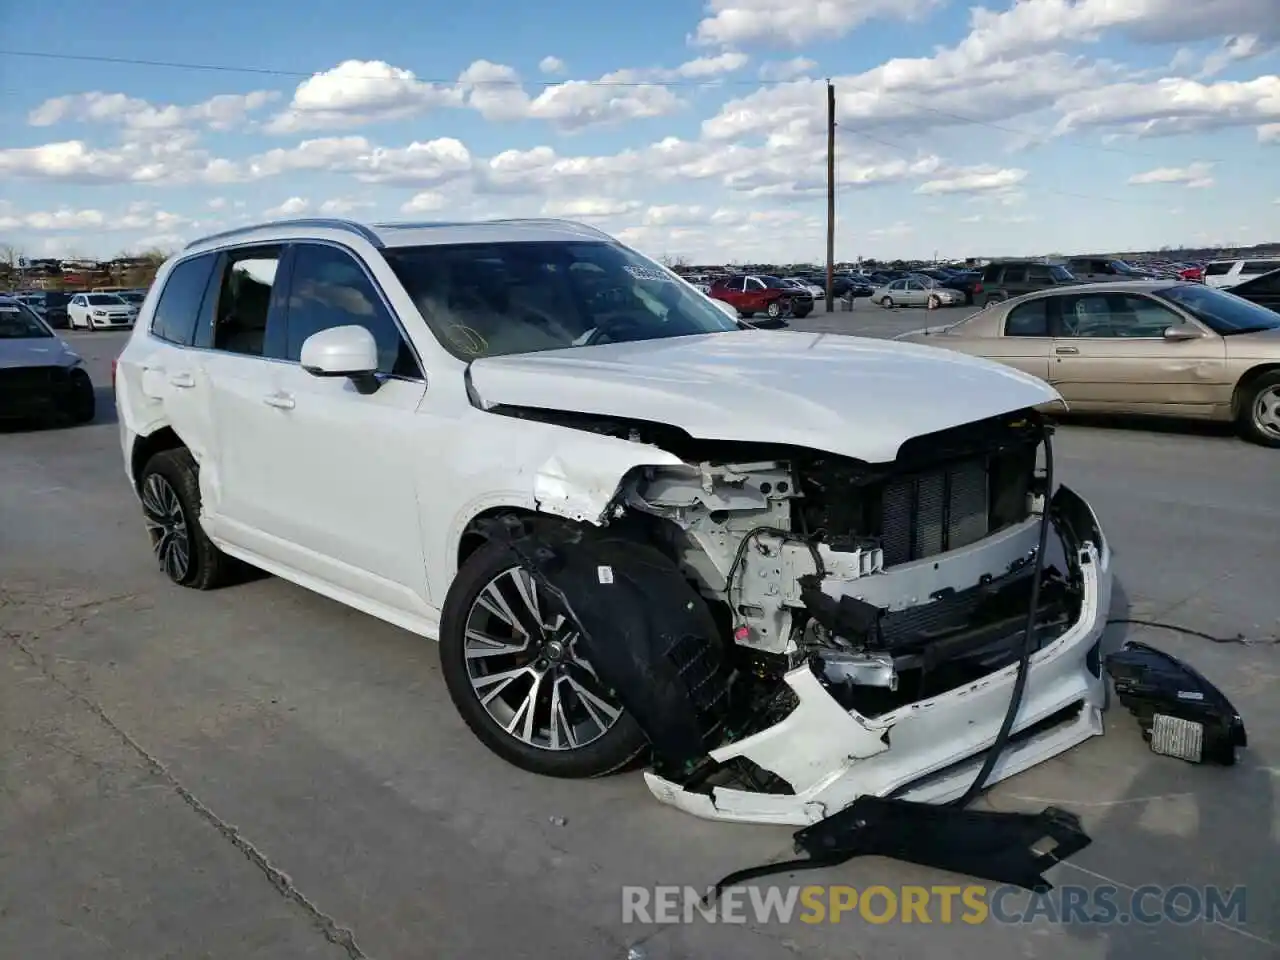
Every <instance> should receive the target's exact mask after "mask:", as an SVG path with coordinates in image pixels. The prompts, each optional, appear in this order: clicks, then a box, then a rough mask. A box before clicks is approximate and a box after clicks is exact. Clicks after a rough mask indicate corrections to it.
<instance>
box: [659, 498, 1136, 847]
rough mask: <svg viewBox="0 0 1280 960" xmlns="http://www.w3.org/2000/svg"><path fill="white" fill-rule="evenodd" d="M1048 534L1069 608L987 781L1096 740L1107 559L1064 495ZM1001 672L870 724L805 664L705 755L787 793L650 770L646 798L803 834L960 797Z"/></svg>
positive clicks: (992, 714) (1088, 513)
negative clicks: (693, 785)
mask: <svg viewBox="0 0 1280 960" xmlns="http://www.w3.org/2000/svg"><path fill="white" fill-rule="evenodd" d="M1051 516H1052V517H1053V521H1054V527H1055V529H1056V530H1057V533H1058V536H1059V537H1060V538H1061V540H1062V542H1063V546H1064V548H1065V549H1066V551H1067V553H1068V557H1069V558H1070V559H1072V560H1073V561H1074V565H1075V566H1076V572H1077V573H1078V576H1079V581H1080V585H1081V602H1080V612H1079V615H1078V617H1077V618H1076V620H1075V622H1074V623H1072V624H1071V625H1070V626H1069V627H1068V628H1067V630H1066V632H1065V633H1063V634H1062V635H1061V636H1060V637H1058V638H1057V639H1056V640H1054V641H1053V642H1051V643H1049V644H1048V645H1047V646H1045V647H1044V648H1043V649H1041V650H1039V651H1038V652H1036V653H1035V654H1033V656H1032V657H1031V659H1030V662H1029V664H1028V667H1027V669H1028V675H1027V681H1026V689H1025V692H1024V694H1023V698H1022V702H1021V706H1020V708H1019V710H1018V715H1017V718H1016V720H1015V722H1014V726H1013V728H1012V736H1011V737H1010V739H1009V741H1008V744H1007V746H1006V748H1005V750H1004V751H1003V753H1002V754H1001V756H1000V757H999V758H998V760H997V761H996V764H995V766H994V768H993V769H992V771H991V774H990V776H989V777H988V779H987V785H990V784H993V783H997V782H999V781H1001V780H1004V779H1006V778H1008V777H1011V776H1013V775H1014V774H1017V773H1020V772H1021V771H1023V770H1026V769H1028V768H1030V767H1033V766H1035V765H1036V764H1038V763H1041V762H1042V761H1044V760H1048V759H1049V758H1050V757H1054V756H1056V755H1058V754H1060V753H1062V752H1063V751H1065V750H1068V749H1070V748H1071V747H1073V746H1075V745H1076V744H1078V743H1081V742H1082V741H1084V740H1086V739H1088V738H1090V737H1093V736H1096V735H1099V734H1101V733H1102V732H1103V726H1102V709H1103V706H1104V705H1105V702H1106V687H1105V681H1104V680H1103V676H1102V666H1101V663H1100V662H1099V655H1098V652H1099V643H1100V640H1101V636H1102V632H1103V630H1104V629H1105V628H1106V622H1107V611H1108V610H1109V608H1110V604H1111V551H1110V548H1109V547H1108V545H1107V542H1106V539H1105V537H1104V536H1103V534H1102V530H1101V527H1100V526H1099V524H1098V520H1097V517H1096V516H1095V515H1094V513H1093V511H1092V509H1091V508H1090V507H1089V505H1088V504H1087V503H1086V502H1085V501H1084V500H1083V499H1082V498H1081V497H1079V496H1078V495H1077V494H1076V493H1074V492H1073V491H1072V490H1070V489H1068V488H1066V487H1059V488H1058V490H1057V492H1056V493H1055V495H1054V497H1053V500H1052V504H1051ZM1017 670H1018V667H1017V664H1011V665H1009V666H1007V667H1005V668H1003V669H1000V670H997V671H996V672H994V673H991V674H988V675H987V676H985V677H983V678H982V679H980V680H978V681H976V682H973V683H969V684H966V685H965V686H962V687H959V688H957V689H953V690H950V691H948V692H946V693H943V694H940V695H938V696H935V697H931V698H929V699H926V700H921V701H917V702H915V703H911V704H908V705H906V706H904V707H901V708H899V709H897V710H894V711H892V712H890V713H886V714H884V715H882V716H878V717H874V718H870V717H865V716H862V715H861V714H859V713H858V712H856V711H849V710H845V709H844V708H843V707H842V706H841V705H840V704H839V703H838V702H837V701H836V700H835V699H834V698H833V697H832V696H831V695H830V694H829V693H828V692H827V690H826V689H825V688H824V687H823V685H822V683H821V682H820V681H819V679H818V678H817V677H816V676H815V674H814V672H813V670H811V669H810V668H809V666H808V665H802V666H800V667H798V668H796V669H794V670H792V671H790V672H789V673H788V674H787V675H786V677H785V679H786V683H787V684H788V686H789V687H790V688H791V689H792V691H794V693H795V695H796V697H797V698H798V701H799V703H798V705H797V706H796V707H795V709H794V710H792V711H791V713H790V714H789V715H788V716H787V717H786V718H785V719H783V720H781V721H780V722H779V723H776V724H774V725H773V726H771V727H768V728H766V729H764V730H762V731H760V732H758V733H756V734H754V735H752V736H749V737H746V738H744V739H742V740H739V741H737V742H735V743H732V744H729V745H727V746H722V747H719V748H717V749H714V750H712V751H711V754H710V755H711V758H712V759H713V760H715V761H717V762H719V763H726V762H728V761H730V760H732V759H734V758H737V757H742V758H745V759H747V760H749V761H751V762H752V763H754V764H756V765H758V766H759V767H760V768H762V769H764V770H766V771H768V772H770V773H773V774H776V775H777V776H779V777H781V778H782V779H784V780H786V781H787V783H789V784H790V785H791V787H792V788H793V790H794V793H793V794H775V793H757V792H753V791H749V790H741V789H736V788H727V787H711V788H710V789H709V790H707V791H706V792H699V791H697V790H692V789H686V788H685V787H682V786H681V785H680V784H679V783H676V782H674V781H673V780H670V779H667V778H664V777H663V776H661V775H659V774H658V773H657V772H654V771H648V772H646V773H645V779H646V781H647V783H648V785H649V789H650V791H651V792H652V793H653V795H654V796H655V797H656V798H657V799H659V800H661V801H662V802H663V803H668V804H671V805H673V806H675V807H678V808H679V809H681V810H684V811H686V812H688V813H692V814H694V815H696V816H699V817H705V818H707V819H711V820H726V821H737V822H747V823H774V824H786V825H792V826H806V825H809V824H814V823H817V822H819V821H821V820H823V819H825V818H827V817H830V816H832V815H833V814H835V813H836V812H837V811H841V810H844V809H845V808H847V807H849V806H850V805H851V804H852V803H854V801H856V800H857V799H858V798H859V797H863V796H874V797H895V798H898V799H904V800H914V801H922V802H926V803H946V802H948V801H951V800H955V799H956V798H958V797H960V796H962V795H963V794H964V793H965V791H966V790H967V789H968V787H969V785H970V784H971V783H972V782H973V779H974V777H975V775H976V773H977V772H978V770H979V768H980V767H981V766H982V762H983V760H984V759H985V757H984V753H985V751H987V750H988V749H989V748H990V747H991V746H992V745H993V743H994V742H995V740H996V736H997V733H998V732H999V730H1000V726H1001V722H1002V721H1003V719H1004V716H1005V713H1006V711H1007V709H1008V707H1009V703H1010V698H1011V696H1012V693H1013V686H1014V683H1015V679H1016V675H1017Z"/></svg>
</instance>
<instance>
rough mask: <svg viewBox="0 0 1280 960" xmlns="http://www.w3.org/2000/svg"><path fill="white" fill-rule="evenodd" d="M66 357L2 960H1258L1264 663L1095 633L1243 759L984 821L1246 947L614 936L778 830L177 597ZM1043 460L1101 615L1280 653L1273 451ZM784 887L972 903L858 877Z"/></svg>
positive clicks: (30, 496)
mask: <svg viewBox="0 0 1280 960" xmlns="http://www.w3.org/2000/svg"><path fill="white" fill-rule="evenodd" d="M939 313H941V314H942V315H943V316H944V317H946V316H949V315H954V316H955V317H956V318H958V317H959V316H961V315H963V314H962V313H961V312H959V311H955V310H952V311H940V312H939ZM926 319H928V320H929V321H930V322H933V318H926V317H925V314H924V312H923V311H912V312H910V313H903V312H900V311H895V312H893V313H890V312H889V311H883V310H880V309H879V308H874V307H866V306H863V305H860V307H859V309H857V310H855V311H854V312H853V313H845V314H832V315H827V314H824V313H821V312H819V313H817V314H815V315H814V316H812V317H810V318H806V320H804V321H800V322H797V323H796V324H795V326H796V327H797V328H803V329H814V330H829V331H834V332H839V333H862V334H867V335H875V336H884V335H889V334H892V333H895V332H901V331H905V330H908V329H913V328H914V327H916V326H921V325H923V323H924V322H925V320H926ZM944 322H945V321H944ZM68 339H70V340H72V341H73V344H74V346H75V347H76V349H77V350H79V351H80V352H82V354H83V355H84V356H85V357H86V358H87V359H88V362H89V366H90V373H91V374H92V376H93V378H94V380H95V383H98V384H99V385H100V386H101V390H100V393H99V396H100V400H101V403H100V406H99V416H98V420H97V422H95V423H94V424H92V425H90V426H88V427H83V428H75V429H14V430H7V431H5V432H2V433H0V630H2V632H3V637H4V643H3V644H2V645H0V652H2V653H3V658H4V663H3V670H2V672H0V758H3V760H0V944H3V945H4V946H3V948H2V949H0V953H3V954H4V955H7V956H13V957H42V958H43V957H47V958H58V960H78V958H90V957H92V958H102V957H112V958H115V957H126V956H127V957H133V958H149V957H182V958H184V960H186V958H196V957H211V958H224V957H225V958H236V960H251V958H272V960H283V958H303V957H325V958H343V957H354V958H361V957H369V958H380V960H387V958H417V957H455V956H456V957H462V956H467V957H471V956H474V957H485V958H494V960H516V958H524V957H530V958H533V957H538V958H542V957H550V956H558V957H563V958H567V960H569V958H593V960H599V958H606V957H617V958H624V957H627V956H628V954H629V951H631V954H630V955H631V956H633V957H636V958H654V960H657V958H677V957H681V958H683V957H690V958H693V957H697V958H722V957H733V958H735V960H753V958H778V957H796V956H803V957H814V958H832V960H835V958H839V960H851V958H872V957H874V958H876V960H892V958H898V957H902V958H907V957H911V958H919V957H936V956H943V955H946V956H954V957H960V958H968V957H974V958H978V957H981V958H983V960H1005V958H1009V960H1013V958H1027V957H1037V958H1051V960H1056V958H1103V957H1107V958H1125V960H1130V958H1134V957H1141V956H1161V957H1164V958H1168V960H1179V958H1192V957H1196V958H1199V957H1206V956H1214V957H1217V956H1223V957H1225V956H1230V957H1233V958H1240V960H1252V958H1255V957H1264V956H1275V955H1276V953H1277V948H1276V946H1275V945H1276V943H1277V942H1280V893H1278V892H1277V890H1276V884H1275V880H1276V864H1277V863H1280V806H1278V805H1277V803H1276V801H1275V794H1276V789H1277V787H1278V786H1280V748H1278V747H1277V744H1278V743H1280V667H1278V666H1277V663H1278V658H1280V646H1275V645H1263V644H1256V645H1243V644H1232V643H1222V644H1215V643H1213V642H1210V641H1208V640H1204V639H1199V638H1195V637H1191V636H1186V635H1181V634H1177V633H1174V632H1170V631H1167V630H1156V629H1152V628H1149V627H1144V626H1138V625H1117V626H1114V627H1113V628H1112V629H1111V635H1110V636H1109V638H1108V642H1109V643H1112V644H1114V643H1118V642H1119V641H1120V640H1121V639H1123V638H1125V637H1129V638H1140V639H1142V640H1144V641H1148V642H1151V643H1153V644H1156V645H1157V646H1159V647H1161V648H1163V649H1166V650H1168V651H1170V652H1172V653H1174V654H1176V655H1178V656H1181V657H1184V658H1185V659H1186V660H1187V661H1189V662H1190V663H1192V664H1193V665H1195V666H1196V667H1197V668H1198V669H1199V670H1201V671H1202V672H1203V673H1204V674H1206V675H1207V676H1208V677H1209V679H1211V680H1212V681H1214V682H1215V683H1217V684H1218V685H1219V686H1221V688H1222V689H1223V690H1224V691H1225V692H1226V693H1227V695H1228V696H1229V697H1231V698H1232V700H1233V701H1234V702H1235V705H1236V706H1237V708H1238V709H1239V710H1240V712H1241V714H1242V715H1243V717H1244V720H1245V723H1246V724H1247V726H1248V731H1249V736H1250V745H1249V748H1248V749H1247V750H1245V751H1243V752H1242V755H1241V762H1240V763H1239V764H1238V765H1237V766H1235V767H1232V768H1214V767H1197V766H1193V765H1190V764H1184V763H1182V762H1180V761H1177V760H1172V759H1167V758H1162V757H1157V756H1155V755H1154V754H1152V753H1151V752H1150V751H1149V750H1148V748H1147V747H1146V745H1145V744H1144V743H1143V742H1142V739H1141V736H1140V734H1139V732H1138V727H1137V724H1136V722H1135V721H1134V720H1133V718H1132V717H1131V716H1130V715H1129V714H1128V713H1127V712H1125V711H1124V710H1123V709H1122V708H1121V707H1119V705H1118V704H1117V705H1113V707H1112V709H1111V710H1110V711H1109V712H1108V714H1107V728H1108V732H1107V735H1106V736H1105V737H1101V738H1095V739H1094V740H1092V741H1090V742H1088V743H1086V744H1084V745H1082V746H1081V747H1079V748H1077V749H1075V750H1074V751H1071V752H1070V753H1068V754H1066V755H1064V756H1062V757H1060V758H1058V759H1056V760H1054V761H1051V762H1049V763H1047V764H1044V765H1042V766H1040V767H1038V768H1035V769H1033V770H1031V771H1030V772H1028V773H1025V774H1023V775H1020V776H1018V777H1015V778H1013V779H1012V780H1010V781H1007V782H1006V783H1004V784H1001V785H1000V786H998V787H997V788H995V789H994V790H992V791H991V792H990V793H989V794H988V796H987V797H986V798H985V799H984V801H982V802H983V803H986V804H988V805H989V806H991V807H993V808H996V809H1002V810H1027V811H1038V810H1040V809H1041V808H1043V807H1044V806H1045V805H1046V804H1050V803H1052V804H1055V805H1058V806H1062V807H1065V808H1067V809H1069V810H1074V811H1076V812H1078V813H1079V814H1080V815H1081V816H1082V818H1083V820H1084V823H1085V826H1086V829H1087V830H1088V832H1089V833H1090V835H1091V836H1092V837H1093V844H1092V846H1090V847H1089V848H1088V849H1086V850H1085V851H1083V852H1082V853H1081V854H1078V855H1077V856H1076V857H1075V858H1073V860H1072V861H1070V862H1069V863H1067V864H1062V865H1059V866H1058V867H1056V868H1055V869H1054V870H1053V871H1052V873H1051V874H1050V878H1051V879H1052V880H1053V881H1054V882H1055V883H1056V884H1059V885H1062V884H1078V885H1084V886H1089V887H1094V886H1096V885H1099V884H1111V885H1114V886H1116V887H1117V888H1119V889H1120V890H1121V891H1123V890H1125V889H1126V888H1128V889H1132V888H1136V887H1139V886H1142V885H1145V884H1158V885H1163V886H1171V885H1175V884H1193V885H1196V886H1204V885H1210V884H1216V885H1220V886H1223V887H1228V888H1230V887H1236V886H1240V885H1244V886H1245V887H1247V915H1246V918H1245V919H1244V921H1243V922H1239V923H1225V922H1224V923H1217V924H1204V923H1193V924H1189V925H1186V926H1177V925H1173V924H1170V923H1165V924H1161V925H1155V926H1143V925H1137V924H1128V925H1121V924H1114V925H1109V926H1087V925H1081V924H1076V925H1066V926H1060V925H1054V924H1052V923H1048V922H1044V921H1037V922H1035V923H1031V924H1026V925H1000V924H997V923H994V922H988V923H985V924H982V925H976V926H970V925H966V924H963V923H953V924H949V925H948V924H944V923H942V922H940V920H939V918H938V917H936V916H935V917H934V922H932V923H922V922H919V921H917V922H914V923H898V922H891V923H886V924H872V923H867V922H865V921H864V920H862V919H860V918H858V917H850V918H846V919H845V920H844V922H842V923H840V924H839V925H827V924H815V925H807V924H801V923H792V924H787V925H781V924H757V923H747V924H710V923H706V922H696V923H693V924H690V925H685V924H675V925H668V926H665V927H659V926H640V925H627V924H624V923H623V922H622V909H621V904H622V899H621V888H622V887H623V886H624V885H653V884H691V885H695V886H698V887H705V886H706V885H707V884H710V883H713V882H715V881H716V880H717V879H719V878H720V877H721V876H722V875H723V874H725V873H727V872H729V871H731V870H735V869H738V868H740V867H747V866H753V865H756V864H759V863H762V862H764V861H766V860H770V859H785V858H788V857H790V856H791V855H792V851H791V842H790V833H789V831H786V830H783V829H773V828H768V827H759V826H730V825H718V824H711V823H707V822H703V821H699V820H697V819H695V818H693V817H690V816H688V815H685V814H683V813H680V812H678V811H676V810H674V809H672V808H669V807H665V806H662V805H660V804H659V803H657V802H656V801H654V800H652V799H651V798H650V797H649V796H648V793H647V791H646V789H645V787H644V784H643V783H642V781H641V778H640V777H639V775H638V774H627V775H623V776H618V777H612V778H608V779H605V780H600V781H592V782H586V783H581V782H564V781H556V780H549V779H539V778H536V777H533V776H530V775H526V774H524V773H521V772H520V771H518V770H515V769H514V768H511V767H509V766H506V765H505V764H503V763H502V762H501V761H499V760H498V759H496V758H495V757H494V756H493V755H491V754H490V753H489V752H487V751H486V750H485V749H483V748H482V747H481V746H480V745H479V744H478V743H477V742H476V741H475V740H474V739H473V737H472V736H471V735H470V733H469V732H468V731H467V730H466V728H465V727H464V725H463V723H462V721H461V720H460V719H459V718H458V716H457V715H456V714H455V712H454V710H453V707H452V705H451V704H450V702H449V699H448V697H447V695H446V693H445V689H444V684H443V682H442V680H441V678H440V675H439V671H438V668H437V661H436V651H435V646H434V644H433V643H432V642H430V641H427V640H423V639H421V638H418V637H415V636H412V635H410V634H408V633H405V632H403V631H401V630H398V629H396V628H394V627H391V626H388V625H386V624H383V623H381V622H379V621H376V620H373V619H371V618H369V617H366V616H364V615H362V614H359V613H356V612H354V611H352V610H349V609H346V608H344V607H341V606H339V605H338V604H336V603H334V602H332V601H329V600H326V599H323V598H321V597H319V596H316V595H314V594H311V593H308V592H307V591H305V590H303V589H301V588H299V587H295V586H292V585H290V584H288V583H285V582H283V581H281V580H278V579H274V578H270V577H263V578H260V579H255V580H252V581H250V582H247V583H244V584H241V585H237V586H233V587H230V588H228V589H225V590H221V591H216V592H211V593H197V592H194V591H188V590H182V589H180V588H177V587H174V586H171V585H170V584H169V583H168V582H167V581H165V580H163V579H162V578H161V576H160V574H159V572H158V571H156V570H154V569H153V562H152V557H151V554H150V551H149V549H148V544H147V540H146V537H145V534H144V531H143V528H142V523H141V519H140V514H139V510H138V507H137V504H136V502H135V500H134V498H133V495H132V494H131V492H130V491H129V490H128V488H127V484H126V482H125V480H124V477H123V474H122V467H121V456H120V450H119V446H118V437H117V433H116V425H115V423H114V413H113V410H112V406H111V403H110V397H109V389H108V387H107V385H108V383H109V372H108V364H109V361H110V358H111V357H112V356H114V355H115V353H116V352H117V351H118V350H119V348H120V346H121V342H122V337H121V335H119V334H114V333H112V334H74V335H70V336H69V337H68ZM867 402H868V403H869V404H872V405H873V404H874V399H873V398H872V399H868V400H867ZM874 413H875V410H874V408H873V407H871V408H869V409H868V415H874ZM1057 450H1058V452H1059V456H1058V474H1059V476H1060V478H1061V479H1062V480H1063V481H1064V482H1066V483H1068V484H1070V485H1072V486H1074V487H1075V488H1076V489H1078V490H1079V491H1080V492H1081V493H1082V494H1084V495H1085V496H1086V497H1088V498H1089V499H1090V500H1091V501H1092V503H1093V505H1094V506H1095V508H1096V509H1097V511H1098V513H1099V515H1100V517H1101V520H1102V523H1103V527H1104V529H1105V531H1106V532H1107V533H1108V535H1109V536H1110V539H1111V542H1112V544H1113V547H1114V549H1115V552H1116V559H1115V568H1116V571H1117V578H1118V580H1117V588H1116V597H1115V608H1114V610H1113V612H1112V615H1113V616H1114V617H1117V618H1124V619H1156V620H1161V621H1167V622H1172V623H1176V624H1180V625H1183V626H1185V627H1188V628H1192V629H1196V630H1200V631H1204V632H1207V633H1210V634H1213V635H1216V636H1219V637H1224V638H1225V637H1235V636H1237V635H1245V636H1246V637H1250V638H1266V637H1274V636H1276V635H1277V634H1278V633H1280V599H1277V596H1278V594H1277V587H1276V570H1277V562H1276V561H1277V559H1278V558H1280V548H1278V547H1277V531H1280V499H1278V498H1277V497H1276V492H1277V482H1276V477H1277V475H1278V473H1277V470H1278V467H1280V460H1278V459H1277V453H1276V451H1270V450H1264V449H1260V448H1257V447H1253V446H1249V445H1247V444H1245V443H1243V442H1241V441H1239V440H1237V439H1235V438H1234V437H1232V436H1231V435H1230V434H1229V433H1228V432H1226V431H1223V430H1215V429H1194V428H1179V427H1160V428H1156V429H1153V428H1150V427H1147V426H1138V427H1136V426H1133V425H1129V424H1123V425H1113V424H1093V423H1090V424H1087V425H1069V426H1066V427H1064V428H1063V429H1062V430H1061V431H1060V433H1059V436H1058V441H1057ZM353 496H354V492H353ZM775 880H776V882H778V883H790V882H792V881H791V880H790V879H788V878H786V877H778V878H775ZM766 882H773V881H766ZM794 882H796V883H802V884H809V883H840V884H851V885H854V886H857V887H860V888H865V887H867V886H870V885H873V884H884V885H888V886H890V887H894V886H897V885H901V884H923V885H925V886H930V885H934V884H948V883H949V884H959V883H964V882H965V878H963V877H957V876H951V875H943V874H939V873H938V872H936V871H931V870H926V869H923V868H917V867H913V866H909V865H906V864H902V863H897V862H893V861H886V860H878V859H867V860H856V861H852V862H850V863H848V864H846V865H844V866H842V867H838V868H833V869H830V870H823V871H814V872H811V873H806V874H802V875H798V876H797V877H796V878H795V881H794Z"/></svg>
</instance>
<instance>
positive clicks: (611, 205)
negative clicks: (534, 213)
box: [542, 197, 643, 220]
mask: <svg viewBox="0 0 1280 960" xmlns="http://www.w3.org/2000/svg"><path fill="white" fill-rule="evenodd" d="M642 206H643V204H641V203H639V202H638V201H635V200H611V199H609V198H608V197H574V198H572V199H568V200H549V201H547V203H546V204H544V205H543V207H542V212H543V213H544V214H545V215H546V216H548V217H567V218H569V219H571V220H604V219H608V218H609V217H621V216H626V215H627V214H632V213H635V212H636V211H637V210H639V209H640V208H641V207H642Z"/></svg>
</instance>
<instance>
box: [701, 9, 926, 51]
mask: <svg viewBox="0 0 1280 960" xmlns="http://www.w3.org/2000/svg"><path fill="white" fill-rule="evenodd" d="M940 2H941V0H816V2H813V3H795V2H793V0H710V3H708V4H707V11H708V13H710V14H711V16H709V17H707V18H706V19H704V20H703V21H701V22H700V23H699V24H698V26H697V30H696V32H695V33H694V36H693V40H694V42H695V43H698V44H702V45H704V46H733V45H737V44H744V43H759V44H770V45H774V46H791V47H795V46H799V45H800V44H803V43H807V42H809V41H813V40H835V39H838V38H840V37H842V36H844V35H845V34H847V33H848V32H849V31H850V30H852V29H854V28H855V27H857V26H859V25H860V24H862V23H865V22H866V21H867V20H871V19H874V18H876V17H896V18H902V19H910V18H913V17H916V16H918V15H920V14H922V13H925V12H927V11H929V10H931V9H932V8H933V7H935V6H937V5H938V4H939V3H940Z"/></svg>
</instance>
